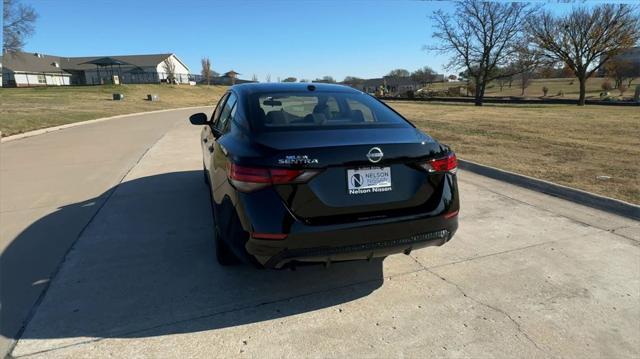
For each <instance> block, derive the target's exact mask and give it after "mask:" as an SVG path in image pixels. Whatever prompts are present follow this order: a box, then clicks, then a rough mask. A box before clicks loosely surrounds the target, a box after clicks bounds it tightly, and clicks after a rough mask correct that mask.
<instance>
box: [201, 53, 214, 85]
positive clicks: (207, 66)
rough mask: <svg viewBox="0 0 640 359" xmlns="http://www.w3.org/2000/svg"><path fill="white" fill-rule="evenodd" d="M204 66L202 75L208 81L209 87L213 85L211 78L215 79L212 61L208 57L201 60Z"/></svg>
mask: <svg viewBox="0 0 640 359" xmlns="http://www.w3.org/2000/svg"><path fill="white" fill-rule="evenodd" d="M200 63H201V64H202V70H200V74H201V75H202V77H203V78H204V79H205V80H206V81H207V85H211V78H212V77H213V72H212V71H211V60H209V58H208V57H203V58H202V60H200Z"/></svg>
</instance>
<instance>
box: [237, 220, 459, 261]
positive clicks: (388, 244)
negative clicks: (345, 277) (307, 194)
mask: <svg viewBox="0 0 640 359" xmlns="http://www.w3.org/2000/svg"><path fill="white" fill-rule="evenodd" d="M376 222H377V223H376ZM305 227H307V226H305ZM457 228H458V220H457V217H454V218H450V219H444V217H443V216H438V217H430V218H416V217H415V216H411V217H406V218H401V219H399V218H395V219H393V220H392V221H388V220H387V221H381V222H378V221H368V222H366V223H357V224H348V225H329V226H312V227H311V226H310V227H307V228H304V229H301V231H295V232H292V233H290V234H289V236H288V237H287V238H286V239H284V240H264V239H255V238H250V239H249V240H248V241H247V243H246V246H245V248H246V250H247V252H248V253H249V254H250V255H252V256H254V257H255V258H256V259H257V261H258V262H259V263H260V264H262V265H263V266H265V267H267V268H282V267H283V266H285V265H287V264H289V263H291V262H324V263H331V262H333V261H346V260H358V259H372V258H377V257H385V256H388V255H391V254H396V253H409V252H411V251H412V250H414V249H419V248H424V247H429V246H441V245H443V244H445V243H446V242H447V241H449V240H450V239H451V238H452V237H453V235H454V233H455V232H456V230H457ZM299 229H300V228H299Z"/></svg>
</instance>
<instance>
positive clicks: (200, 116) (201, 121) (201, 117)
mask: <svg viewBox="0 0 640 359" xmlns="http://www.w3.org/2000/svg"><path fill="white" fill-rule="evenodd" d="M189 121H191V124H192V125H206V124H207V122H208V121H209V118H208V117H207V114H205V113H202V112H200V113H196V114H193V115H191V116H190V117H189Z"/></svg>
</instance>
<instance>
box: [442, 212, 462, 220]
mask: <svg viewBox="0 0 640 359" xmlns="http://www.w3.org/2000/svg"><path fill="white" fill-rule="evenodd" d="M458 212H460V211H453V212H449V213H445V214H444V219H449V218H453V217H455V216H457V215H458Z"/></svg>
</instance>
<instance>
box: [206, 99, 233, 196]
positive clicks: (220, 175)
mask: <svg viewBox="0 0 640 359" xmlns="http://www.w3.org/2000/svg"><path fill="white" fill-rule="evenodd" d="M237 99H238V98H237V96H236V94H234V93H233V92H231V93H229V97H228V98H227V101H226V102H225V103H224V106H223V108H222V111H220V116H219V118H218V121H216V122H215V123H214V125H213V129H212V131H213V133H214V136H215V137H216V140H215V141H216V143H215V144H214V147H213V148H214V150H213V152H212V154H211V156H212V158H211V160H212V168H211V179H212V184H213V186H212V187H213V188H214V189H216V188H218V187H219V186H220V185H221V184H223V183H224V182H225V181H226V180H227V175H226V172H225V170H226V166H227V154H226V153H225V150H224V149H223V148H222V147H221V146H220V144H219V141H220V140H221V139H222V138H223V137H224V136H226V135H227V133H228V132H229V128H230V125H231V123H230V121H231V118H233V115H234V114H235V109H236V102H237Z"/></svg>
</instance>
